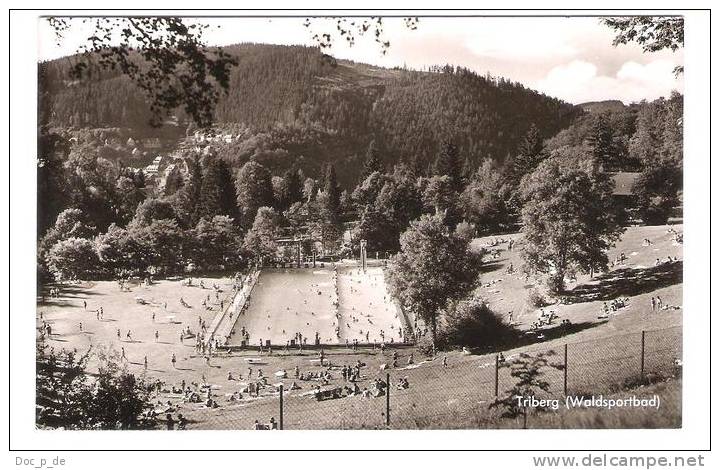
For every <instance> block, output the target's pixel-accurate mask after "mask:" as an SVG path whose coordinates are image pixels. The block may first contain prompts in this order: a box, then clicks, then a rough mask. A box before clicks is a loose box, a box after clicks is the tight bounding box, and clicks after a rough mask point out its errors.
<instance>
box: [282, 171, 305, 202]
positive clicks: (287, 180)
mask: <svg viewBox="0 0 720 470" xmlns="http://www.w3.org/2000/svg"><path fill="white" fill-rule="evenodd" d="M302 189H303V188H302V181H301V180H300V175H299V174H298V170H297V169H296V168H291V169H289V170H287V171H286V172H285V174H284V175H283V191H282V201H280V204H281V207H282V208H283V209H284V210H287V208H289V207H290V206H292V205H293V204H295V203H296V202H300V201H302V200H303V193H302Z"/></svg>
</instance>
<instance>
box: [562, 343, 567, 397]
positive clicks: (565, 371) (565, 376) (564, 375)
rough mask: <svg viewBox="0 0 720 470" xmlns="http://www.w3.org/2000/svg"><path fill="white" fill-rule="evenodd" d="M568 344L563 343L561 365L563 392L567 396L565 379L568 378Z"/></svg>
mask: <svg viewBox="0 0 720 470" xmlns="http://www.w3.org/2000/svg"><path fill="white" fill-rule="evenodd" d="M567 351H568V345H567V343H565V367H563V394H564V395H565V396H567V379H568V354H567Z"/></svg>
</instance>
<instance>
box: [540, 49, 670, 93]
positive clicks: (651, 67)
mask: <svg viewBox="0 0 720 470" xmlns="http://www.w3.org/2000/svg"><path fill="white" fill-rule="evenodd" d="M674 67H675V65H674V63H673V62H671V61H669V60H663V59H659V60H654V61H652V62H649V63H647V64H640V63H638V62H635V61H629V62H625V63H624V64H622V66H621V67H620V69H618V70H617V72H616V73H615V74H614V76H608V75H598V67H597V66H596V65H595V64H593V63H591V62H587V61H583V60H573V61H571V62H569V63H566V64H562V65H558V66H556V67H553V68H552V70H550V72H548V74H547V75H546V76H545V77H544V78H543V79H541V80H539V81H537V82H536V83H535V87H536V88H537V89H538V90H540V91H542V92H544V93H546V94H548V95H552V96H556V97H558V98H562V99H564V100H566V101H569V102H571V103H582V102H585V101H601V100H610V99H619V100H621V101H623V102H625V103H631V102H633V101H640V100H642V99H649V100H651V99H655V98H658V97H660V96H668V95H669V94H670V92H671V91H673V90H678V91H682V87H683V81H682V76H681V77H679V78H676V77H675V75H674V74H673V68H674Z"/></svg>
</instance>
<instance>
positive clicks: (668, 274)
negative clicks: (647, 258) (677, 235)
mask: <svg viewBox="0 0 720 470" xmlns="http://www.w3.org/2000/svg"><path fill="white" fill-rule="evenodd" d="M682 273H683V262H682V261H675V262H672V263H662V264H660V265H658V266H653V267H650V268H639V269H633V268H623V269H616V270H613V271H610V272H608V273H605V274H602V275H600V276H598V277H597V278H595V282H593V283H591V284H582V285H579V286H576V287H575V288H574V289H573V290H571V291H568V292H567V293H566V294H565V299H566V301H567V303H581V302H592V301H597V300H603V301H606V300H612V299H616V298H618V297H623V296H627V297H631V296H635V295H639V294H645V293H648V292H652V291H654V290H656V289H660V288H662V287H667V286H671V285H674V284H680V283H682Z"/></svg>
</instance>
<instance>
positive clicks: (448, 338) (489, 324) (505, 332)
mask: <svg viewBox="0 0 720 470" xmlns="http://www.w3.org/2000/svg"><path fill="white" fill-rule="evenodd" d="M513 333H514V330H513V329H512V328H511V327H510V326H508V325H507V324H505V323H504V322H503V321H502V319H501V318H500V316H499V315H497V314H496V313H495V312H493V311H492V310H490V307H488V305H487V304H486V303H485V302H483V301H482V300H478V299H473V300H471V301H469V302H460V303H458V304H456V305H454V306H452V307H451V308H449V309H448V310H447V311H446V312H445V314H444V315H443V316H442V317H441V321H440V325H439V331H438V345H440V346H442V347H452V346H469V347H489V346H499V345H502V344H505V343H506V342H507V341H508V340H509V339H510V338H512V337H513V336H514V334H513Z"/></svg>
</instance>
